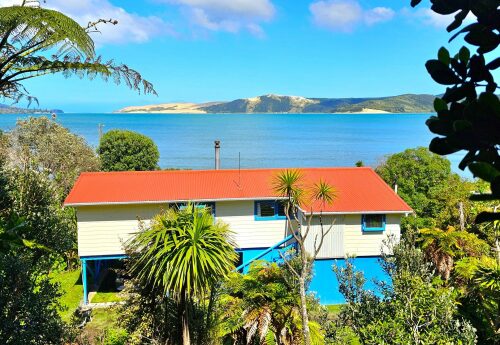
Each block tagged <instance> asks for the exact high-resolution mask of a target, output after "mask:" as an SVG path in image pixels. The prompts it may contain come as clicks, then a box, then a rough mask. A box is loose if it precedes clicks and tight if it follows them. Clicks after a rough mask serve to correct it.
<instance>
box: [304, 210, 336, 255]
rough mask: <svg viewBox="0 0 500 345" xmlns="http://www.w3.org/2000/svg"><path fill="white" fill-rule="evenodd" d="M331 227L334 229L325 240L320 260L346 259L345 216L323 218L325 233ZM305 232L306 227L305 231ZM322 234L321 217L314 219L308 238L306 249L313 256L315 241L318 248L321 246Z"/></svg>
mask: <svg viewBox="0 0 500 345" xmlns="http://www.w3.org/2000/svg"><path fill="white" fill-rule="evenodd" d="M332 224H333V226H332ZM330 226H332V228H331V230H330V231H329V232H328V233H327V234H326V236H325V238H324V240H323V245H322V246H321V248H320V251H319V253H318V257H317V258H318V259H325V258H343V257H344V216H342V215H340V216H323V232H326V231H328V229H329V228H330ZM305 230H306V229H305V225H304V227H303V231H305ZM321 233H322V231H321V224H320V222H319V217H314V218H313V220H312V221H311V229H310V231H309V234H308V236H307V238H306V249H307V251H308V252H309V253H311V254H312V253H313V252H314V246H315V240H316V246H317V245H319V241H320V240H321Z"/></svg>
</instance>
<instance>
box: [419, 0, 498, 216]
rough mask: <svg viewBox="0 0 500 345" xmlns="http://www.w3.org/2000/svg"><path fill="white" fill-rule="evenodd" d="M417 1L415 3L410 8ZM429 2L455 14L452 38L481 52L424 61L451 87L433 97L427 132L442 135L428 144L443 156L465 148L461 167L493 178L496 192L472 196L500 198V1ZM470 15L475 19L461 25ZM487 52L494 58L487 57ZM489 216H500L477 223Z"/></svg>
mask: <svg viewBox="0 0 500 345" xmlns="http://www.w3.org/2000/svg"><path fill="white" fill-rule="evenodd" d="M419 3H420V1H412V2H411V4H412V6H416V5H418V4H419ZM431 3H432V7H431V9H432V10H433V11H434V12H436V13H437V14H441V15H450V14H455V16H454V20H453V21H452V22H451V23H450V25H449V26H448V28H447V30H448V32H451V31H454V30H457V31H456V33H455V34H454V35H452V37H451V38H450V41H452V40H454V39H456V38H457V37H463V39H464V41H465V42H466V43H468V44H470V45H472V46H474V47H476V48H477V51H476V53H475V54H472V55H471V52H470V50H469V48H467V47H462V48H461V49H460V50H459V52H458V53H456V54H455V55H454V56H452V55H450V52H449V51H448V50H447V49H446V48H444V47H443V48H441V49H439V51H438V59H437V60H429V61H427V63H426V65H425V66H426V68H427V71H428V72H429V74H430V76H431V77H432V79H433V80H434V81H436V82H437V83H439V84H442V85H446V86H448V87H447V88H446V92H445V93H444V95H443V96H441V97H440V98H437V99H436V100H435V101H434V110H435V111H436V113H437V116H432V117H431V118H430V119H429V120H428V121H427V126H428V127H429V130H430V131H431V132H433V133H435V134H437V135H439V136H440V137H437V138H434V139H433V140H432V141H431V143H430V145H429V148H430V150H431V151H432V152H434V153H437V154H440V155H447V154H450V153H454V152H458V151H461V150H464V151H466V154H465V156H464V158H463V159H462V161H461V162H460V164H459V168H460V169H465V168H466V167H468V168H469V169H470V171H471V172H472V173H473V174H474V176H476V177H479V178H481V179H483V180H485V181H487V182H489V183H490V188H491V191H492V195H486V196H484V195H481V196H477V195H474V196H473V197H472V199H474V200H492V198H497V199H500V155H499V153H498V151H499V147H500V100H499V98H498V84H497V83H496V82H495V80H494V75H493V72H492V71H495V70H497V69H498V68H500V58H499V57H498V49H497V48H498V46H499V45H500V34H499V30H500V1H499V0H474V1H463V0H431ZM468 15H472V16H473V18H474V19H473V20H472V22H471V23H469V24H468V25H466V26H464V27H462V28H461V26H462V24H463V21H464V20H465V18H466V17H467V16H468ZM462 34H463V36H461V35H462ZM488 53H493V56H492V57H487V56H486V54H488ZM495 53H496V54H495ZM487 61H489V62H487ZM488 219H490V220H491V219H498V215H494V216H492V215H488V214H487V213H485V214H482V215H480V216H479V217H478V219H477V221H478V222H483V221H486V220H488Z"/></svg>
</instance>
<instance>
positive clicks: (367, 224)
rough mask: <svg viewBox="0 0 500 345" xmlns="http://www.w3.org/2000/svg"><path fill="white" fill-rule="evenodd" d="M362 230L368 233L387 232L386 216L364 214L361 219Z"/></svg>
mask: <svg viewBox="0 0 500 345" xmlns="http://www.w3.org/2000/svg"><path fill="white" fill-rule="evenodd" d="M361 229H362V230H363V231H366V232H370V231H372V232H377V231H384V230H385V214H364V215H363V216H362V217H361Z"/></svg>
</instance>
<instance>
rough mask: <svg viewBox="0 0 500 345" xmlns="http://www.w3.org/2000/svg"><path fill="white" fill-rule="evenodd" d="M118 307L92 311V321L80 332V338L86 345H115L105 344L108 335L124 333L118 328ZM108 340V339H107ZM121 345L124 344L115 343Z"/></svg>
mask: <svg viewBox="0 0 500 345" xmlns="http://www.w3.org/2000/svg"><path fill="white" fill-rule="evenodd" d="M118 308H119V307H117V306H115V307H111V308H102V309H94V310H92V321H90V322H89V323H87V324H86V325H85V327H84V328H83V330H82V334H81V338H82V339H85V340H86V341H85V342H84V343H86V344H87V343H88V344H111V343H113V344H115V342H107V341H105V339H107V338H108V337H109V336H110V334H115V335H116V334H123V333H125V334H126V332H125V331H124V330H123V329H122V328H121V327H119V326H118V318H119V317H120V315H119V309H118ZM108 340H109V339H108ZM117 343H119V344H122V343H124V342H117Z"/></svg>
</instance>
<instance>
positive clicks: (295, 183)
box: [273, 170, 336, 345]
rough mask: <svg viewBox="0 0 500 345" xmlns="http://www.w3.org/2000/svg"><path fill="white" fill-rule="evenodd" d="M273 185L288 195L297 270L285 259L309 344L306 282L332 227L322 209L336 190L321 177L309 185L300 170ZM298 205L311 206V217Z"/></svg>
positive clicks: (287, 172)
mask: <svg viewBox="0 0 500 345" xmlns="http://www.w3.org/2000/svg"><path fill="white" fill-rule="evenodd" d="M273 187H274V191H275V192H276V194H277V195H278V196H280V197H284V198H286V200H285V215H286V217H287V227H288V229H287V230H288V231H289V232H290V233H292V235H293V237H294V239H295V241H296V242H297V245H298V255H299V257H300V262H301V265H300V268H298V269H296V268H294V267H292V266H291V265H290V264H289V262H288V261H287V260H286V258H284V257H283V259H284V262H285V263H286V264H287V265H288V267H289V269H290V271H292V272H293V274H294V275H295V276H296V277H297V279H298V285H299V294H300V314H301V319H302V334H303V337H304V343H305V344H306V345H311V343H312V340H311V329H310V327H309V316H308V313H307V300H306V281H307V276H308V275H309V272H310V271H311V269H312V265H313V264H314V260H315V259H316V257H317V255H318V253H319V251H320V250H321V247H322V246H323V240H324V239H325V237H326V235H327V234H328V233H329V232H330V231H331V229H332V227H333V223H332V224H330V225H329V226H327V227H324V224H323V217H322V210H323V209H324V207H325V205H326V204H331V203H332V202H333V201H334V199H335V198H336V190H335V188H333V187H332V186H330V185H329V184H328V183H326V182H325V181H322V180H320V181H318V182H315V183H313V184H312V185H307V184H306V183H305V182H304V177H303V176H302V174H301V172H300V171H299V170H285V171H282V172H281V173H279V174H278V175H277V176H276V177H275V179H274V181H273ZM313 205H314V207H315V208H317V209H319V210H320V212H319V213H318V216H319V223H320V227H321V232H320V233H319V234H315V239H314V248H313V251H312V252H311V253H309V252H308V251H307V250H306V239H307V236H308V235H309V231H310V229H311V221H312V218H313V212H312V208H313ZM299 207H300V208H302V209H304V210H308V209H310V210H311V212H310V214H309V215H308V216H307V215H305V214H304V213H302V214H300V215H299V212H298V209H299ZM299 217H300V219H299ZM295 226H296V227H297V228H296V229H295V228H294V227H295Z"/></svg>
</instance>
